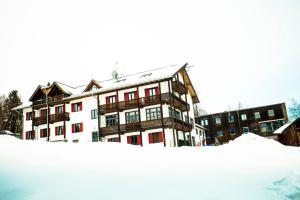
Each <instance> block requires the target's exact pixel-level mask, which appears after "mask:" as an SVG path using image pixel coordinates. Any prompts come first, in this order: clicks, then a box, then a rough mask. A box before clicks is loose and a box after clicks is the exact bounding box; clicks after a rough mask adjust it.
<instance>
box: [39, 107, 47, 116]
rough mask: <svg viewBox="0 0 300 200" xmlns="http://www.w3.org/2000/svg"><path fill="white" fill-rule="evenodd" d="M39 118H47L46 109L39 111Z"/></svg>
mask: <svg viewBox="0 0 300 200" xmlns="http://www.w3.org/2000/svg"><path fill="white" fill-rule="evenodd" d="M40 117H47V108H46V109H42V110H41V111H40Z"/></svg>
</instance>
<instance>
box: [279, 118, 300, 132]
mask: <svg viewBox="0 0 300 200" xmlns="http://www.w3.org/2000/svg"><path fill="white" fill-rule="evenodd" d="M294 121H296V120H294ZM294 121H291V122H288V123H286V124H284V125H283V126H281V127H280V128H278V129H277V130H276V131H274V134H282V132H283V131H284V130H285V129H286V128H287V127H289V126H290V125H291V124H292V123H294Z"/></svg>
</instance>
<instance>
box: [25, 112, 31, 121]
mask: <svg viewBox="0 0 300 200" xmlns="http://www.w3.org/2000/svg"><path fill="white" fill-rule="evenodd" d="M29 120H32V112H27V113H26V121H29Z"/></svg>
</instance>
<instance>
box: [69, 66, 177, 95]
mask: <svg viewBox="0 0 300 200" xmlns="http://www.w3.org/2000/svg"><path fill="white" fill-rule="evenodd" d="M182 67H183V66H182V65H170V66H167V67H161V68H156V69H152V70H148V71H144V72H139V73H135V74H129V75H123V76H120V77H118V79H117V80H114V79H109V80H104V81H96V82H97V83H98V84H99V85H100V86H101V87H102V88H100V89H97V90H95V91H88V92H83V93H77V94H76V93H73V95H72V96H70V97H68V98H67V99H72V98H78V97H83V96H88V95H92V94H97V93H101V92H107V91H111V90H115V89H119V88H124V87H128V86H133V85H138V84H141V83H147V82H152V81H156V80H162V79H166V78H171V77H172V76H173V75H174V74H176V72H177V71H179V70H180V69H181V68H182ZM82 87H84V86H82ZM81 91H82V90H81Z"/></svg>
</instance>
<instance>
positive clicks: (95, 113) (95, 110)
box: [91, 109, 98, 119]
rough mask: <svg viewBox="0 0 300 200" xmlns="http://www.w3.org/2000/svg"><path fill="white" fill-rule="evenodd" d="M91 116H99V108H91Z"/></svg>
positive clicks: (95, 117)
mask: <svg viewBox="0 0 300 200" xmlns="http://www.w3.org/2000/svg"><path fill="white" fill-rule="evenodd" d="M91 118H92V119H97V118H98V110H97V109H94V110H91Z"/></svg>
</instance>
